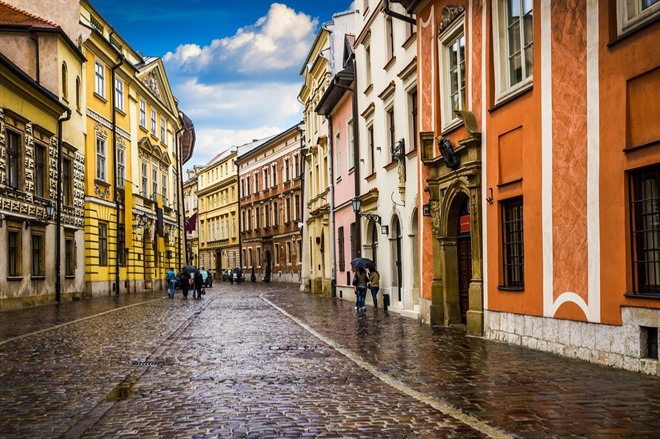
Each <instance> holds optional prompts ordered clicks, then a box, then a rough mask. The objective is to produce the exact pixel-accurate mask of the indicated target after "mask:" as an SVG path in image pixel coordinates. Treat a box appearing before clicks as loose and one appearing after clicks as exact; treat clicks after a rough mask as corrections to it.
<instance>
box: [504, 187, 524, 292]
mask: <svg viewBox="0 0 660 439" xmlns="http://www.w3.org/2000/svg"><path fill="white" fill-rule="evenodd" d="M502 244H503V252H502V255H503V259H502V261H503V265H504V266H503V270H502V274H503V281H504V282H503V284H502V287H504V288H510V289H516V290H522V289H523V288H524V287H525V253H524V245H523V199H522V197H517V198H513V199H511V200H507V201H504V202H503V203H502Z"/></svg>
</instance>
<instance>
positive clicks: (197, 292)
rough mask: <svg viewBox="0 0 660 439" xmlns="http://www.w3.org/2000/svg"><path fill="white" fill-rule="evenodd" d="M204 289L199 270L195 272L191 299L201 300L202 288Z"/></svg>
mask: <svg viewBox="0 0 660 439" xmlns="http://www.w3.org/2000/svg"><path fill="white" fill-rule="evenodd" d="M203 287H204V278H203V277H202V273H201V272H200V270H197V271H195V283H194V286H193V288H194V289H193V299H201V298H202V288H203Z"/></svg>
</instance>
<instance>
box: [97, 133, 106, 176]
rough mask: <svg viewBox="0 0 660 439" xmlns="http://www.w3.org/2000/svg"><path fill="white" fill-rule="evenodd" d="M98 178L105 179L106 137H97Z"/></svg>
mask: <svg viewBox="0 0 660 439" xmlns="http://www.w3.org/2000/svg"><path fill="white" fill-rule="evenodd" d="M96 179H97V180H101V181H105V139H100V138H98V137H97V138H96Z"/></svg>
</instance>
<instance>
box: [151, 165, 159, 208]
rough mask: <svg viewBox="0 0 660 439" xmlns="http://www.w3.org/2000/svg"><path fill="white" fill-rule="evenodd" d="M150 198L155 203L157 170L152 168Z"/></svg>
mask: <svg viewBox="0 0 660 439" xmlns="http://www.w3.org/2000/svg"><path fill="white" fill-rule="evenodd" d="M151 189H152V192H151V198H152V199H153V200H154V201H156V195H158V168H156V166H153V168H152V170H151Z"/></svg>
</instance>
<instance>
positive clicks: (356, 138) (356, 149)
mask: <svg viewBox="0 0 660 439" xmlns="http://www.w3.org/2000/svg"><path fill="white" fill-rule="evenodd" d="M351 101H352V102H351V103H352V107H353V108H352V110H353V157H355V163H354V171H353V177H354V179H355V181H354V185H355V196H356V197H359V196H360V124H359V123H358V119H359V118H358V94H357V60H356V59H355V54H353V90H352V94H351ZM355 231H356V233H357V256H362V221H361V220H360V214H359V213H357V212H356V213H355ZM352 257H353V255H351V258H352Z"/></svg>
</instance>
